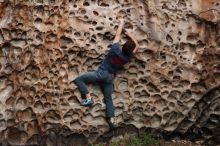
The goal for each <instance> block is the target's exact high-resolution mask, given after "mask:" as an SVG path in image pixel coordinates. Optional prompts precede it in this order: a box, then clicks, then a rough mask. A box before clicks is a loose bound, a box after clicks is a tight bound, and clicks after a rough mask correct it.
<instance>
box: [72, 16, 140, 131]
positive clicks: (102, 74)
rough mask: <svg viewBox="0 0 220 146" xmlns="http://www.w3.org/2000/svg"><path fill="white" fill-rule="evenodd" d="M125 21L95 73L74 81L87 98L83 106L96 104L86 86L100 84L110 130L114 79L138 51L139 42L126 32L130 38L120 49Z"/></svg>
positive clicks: (112, 123) (111, 125)
mask: <svg viewBox="0 0 220 146" xmlns="http://www.w3.org/2000/svg"><path fill="white" fill-rule="evenodd" d="M123 25H124V21H123V20H120V24H119V27H118V29H117V31H116V35H115V38H114V40H113V44H112V46H111V49H110V51H109V53H108V54H107V56H106V57H105V58H104V59H103V61H102V63H101V65H100V66H99V68H98V69H97V70H95V71H91V72H87V73H85V74H82V75H80V76H79V77H77V78H76V79H75V80H74V83H75V84H76V85H77V87H78V88H79V91H80V93H81V94H82V95H83V96H84V97H86V99H84V100H82V102H81V105H82V106H91V105H93V104H94V101H93V98H92V97H91V95H90V93H89V91H88V89H87V86H86V84H87V83H99V84H100V87H101V90H102V93H103V94H104V102H105V104H106V120H107V122H108V124H109V127H110V129H113V128H114V119H113V117H114V116H115V112H114V110H115V109H114V105H113V101H112V92H113V78H114V75H115V74H116V73H117V72H118V71H119V70H120V69H122V66H123V65H124V64H126V63H127V62H129V61H130V60H131V58H132V55H133V54H134V53H135V52H136V51H137V49H138V47H139V46H138V42H137V40H136V39H135V38H134V37H133V35H132V34H131V33H130V32H129V31H126V35H127V36H128V37H129V39H128V40H127V42H126V43H125V44H123V46H122V48H121V47H120V44H119V41H120V39H121V33H122V29H123Z"/></svg>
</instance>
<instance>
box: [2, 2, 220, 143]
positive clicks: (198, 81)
mask: <svg viewBox="0 0 220 146" xmlns="http://www.w3.org/2000/svg"><path fill="white" fill-rule="evenodd" d="M118 18H124V20H125V22H126V23H125V26H124V27H125V28H126V29H131V30H133V33H134V35H135V37H136V39H137V40H138V41H139V44H140V49H139V51H138V53H137V54H136V55H135V57H134V58H133V60H132V62H130V63H129V64H127V65H126V66H125V70H123V71H122V72H121V73H120V74H118V75H117V76H116V78H115V80H114V93H113V100H114V105H115V109H116V117H115V120H116V126H117V127H118V128H116V130H115V133H114V134H115V135H111V134H109V132H108V125H107V123H106V122H105V119H104V116H105V104H104V103H103V95H102V93H101V91H100V89H99V86H98V85H94V86H89V88H90V91H91V92H92V93H93V96H94V97H95V98H94V99H95V104H94V106H93V107H91V108H85V107H81V106H80V105H79V103H80V101H81V99H82V98H81V96H80V94H79V91H78V89H77V88H76V86H75V85H74V84H73V82H72V80H73V79H74V78H75V77H77V76H78V75H79V74H81V73H84V72H86V71H89V70H93V69H96V68H97V67H98V65H99V64H100V62H101V60H102V58H103V57H104V55H105V54H106V53H107V52H108V50H109V47H110V46H111V43H112V40H113V38H114V35H115V31H116V29H117V25H118ZM219 34H220V1H219V0H172V1H171V0H148V1H145V0H0V48H1V49H0V60H1V61H0V143H2V144H4V145H24V144H35V145H56V144H59V145H77V144H78V145H86V144H87V143H93V142H100V141H105V140H108V139H109V138H110V137H112V136H119V135H123V134H124V133H134V132H135V133H138V132H139V133H140V132H144V131H149V129H151V130H150V131H151V132H152V131H154V132H155V131H159V132H158V133H159V134H160V135H162V136H164V137H166V136H172V134H173V133H175V134H176V135H178V136H183V137H188V138H198V137H199V138H203V139H204V140H208V143H209V144H213V143H219V139H220V126H219V125H220V35H219ZM125 40H126V36H125V35H124V34H123V36H122V41H121V43H124V42H125ZM152 129H153V130H152ZM175 134H174V135H175Z"/></svg>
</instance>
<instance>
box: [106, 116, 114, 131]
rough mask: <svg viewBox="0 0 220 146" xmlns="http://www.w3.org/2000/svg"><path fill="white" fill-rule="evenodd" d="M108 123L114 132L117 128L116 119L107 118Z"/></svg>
mask: <svg viewBox="0 0 220 146" xmlns="http://www.w3.org/2000/svg"><path fill="white" fill-rule="evenodd" d="M106 121H107V123H108V126H109V130H110V131H111V130H113V129H114V128H115V125H114V119H113V118H109V117H108V118H106Z"/></svg>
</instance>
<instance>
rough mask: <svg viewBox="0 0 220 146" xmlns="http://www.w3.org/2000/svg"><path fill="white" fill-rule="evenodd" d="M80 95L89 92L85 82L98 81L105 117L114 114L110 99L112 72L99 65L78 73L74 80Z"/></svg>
mask: <svg viewBox="0 0 220 146" xmlns="http://www.w3.org/2000/svg"><path fill="white" fill-rule="evenodd" d="M74 83H75V84H76V85H77V87H78V88H79V91H80V93H81V94H82V95H86V94H88V93H89V91H88V89H87V85H86V84H87V83H99V85H100V87H101V90H102V93H103V94H104V102H105V104H106V117H114V116H115V108H114V105H113V101H112V91H113V74H111V73H109V72H108V71H107V70H104V69H102V68H101V67H99V68H98V69H97V70H95V71H91V72H87V73H85V74H82V75H80V76H79V77H77V78H76V79H75V80H74Z"/></svg>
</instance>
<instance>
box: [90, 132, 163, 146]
mask: <svg viewBox="0 0 220 146" xmlns="http://www.w3.org/2000/svg"><path fill="white" fill-rule="evenodd" d="M157 145H159V140H158V139H155V138H153V137H152V136H150V135H147V134H143V135H140V136H129V137H128V138H123V139H119V140H114V141H112V142H111V143H110V144H108V146H157ZM92 146H106V144H97V145H92Z"/></svg>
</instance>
